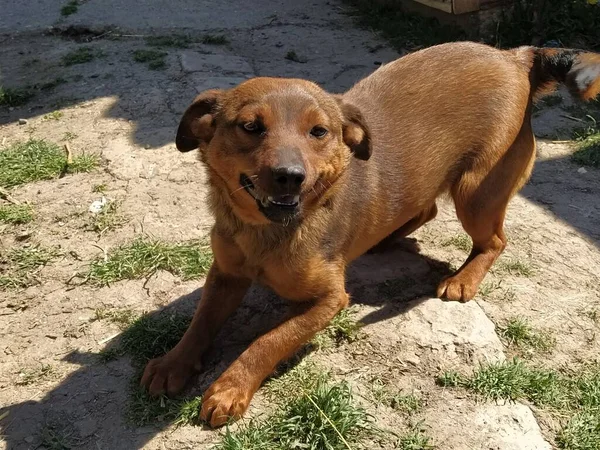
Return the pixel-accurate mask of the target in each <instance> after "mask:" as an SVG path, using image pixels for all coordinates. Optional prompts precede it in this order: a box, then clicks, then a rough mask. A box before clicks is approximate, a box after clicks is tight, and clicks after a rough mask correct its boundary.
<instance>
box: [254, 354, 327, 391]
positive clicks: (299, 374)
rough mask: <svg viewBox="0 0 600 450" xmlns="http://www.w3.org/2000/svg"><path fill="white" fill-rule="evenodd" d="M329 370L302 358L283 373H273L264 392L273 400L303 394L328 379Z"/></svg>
mask: <svg viewBox="0 0 600 450" xmlns="http://www.w3.org/2000/svg"><path fill="white" fill-rule="evenodd" d="M330 376H331V375H330V374H329V373H328V372H325V371H323V369H322V368H321V367H319V366H317V365H316V364H315V363H313V362H312V361H310V360H308V359H306V358H305V359H302V360H300V362H298V364H297V365H295V366H294V367H292V368H291V369H289V370H288V371H287V372H285V373H283V374H282V375H280V376H279V375H273V376H272V377H271V378H270V379H269V380H268V381H267V382H266V383H265V385H264V392H265V394H266V396H267V398H269V399H270V400H271V401H276V400H278V399H281V398H290V396H293V395H303V394H302V392H304V391H307V390H311V389H312V388H313V387H314V386H315V385H316V384H317V382H318V381H320V380H321V381H324V380H328V379H329V378H330Z"/></svg>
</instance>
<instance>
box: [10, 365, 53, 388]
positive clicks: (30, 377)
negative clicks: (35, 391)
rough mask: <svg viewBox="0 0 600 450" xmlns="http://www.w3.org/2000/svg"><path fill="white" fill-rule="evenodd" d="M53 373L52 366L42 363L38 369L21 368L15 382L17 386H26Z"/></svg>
mask: <svg viewBox="0 0 600 450" xmlns="http://www.w3.org/2000/svg"><path fill="white" fill-rule="evenodd" d="M53 373H54V369H52V366H50V365H48V364H42V366H41V367H40V368H38V369H30V370H22V371H21V372H19V379H18V380H17V381H16V382H15V384H16V385H17V386H27V385H30V384H33V383H37V382H39V381H41V380H43V379H45V378H47V377H49V376H50V375H52V374H53Z"/></svg>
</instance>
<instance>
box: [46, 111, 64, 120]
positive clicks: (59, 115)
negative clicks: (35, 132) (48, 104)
mask: <svg viewBox="0 0 600 450" xmlns="http://www.w3.org/2000/svg"><path fill="white" fill-rule="evenodd" d="M62 116H63V113H62V111H52V112H51V113H48V114H45V115H44V117H43V119H44V120H60V119H61V118H62Z"/></svg>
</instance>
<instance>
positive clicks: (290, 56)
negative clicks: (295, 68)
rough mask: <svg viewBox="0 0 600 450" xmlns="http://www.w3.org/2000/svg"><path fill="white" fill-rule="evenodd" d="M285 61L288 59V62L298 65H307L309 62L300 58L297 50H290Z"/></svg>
mask: <svg viewBox="0 0 600 450" xmlns="http://www.w3.org/2000/svg"><path fill="white" fill-rule="evenodd" d="M285 59H287V60H288V61H293V62H297V63H305V62H307V61H308V60H307V59H306V58H304V57H301V56H298V54H297V53H296V51H295V50H290V51H289V52H287V53H286V54H285Z"/></svg>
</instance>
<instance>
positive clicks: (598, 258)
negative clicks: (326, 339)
mask: <svg viewBox="0 0 600 450" xmlns="http://www.w3.org/2000/svg"><path fill="white" fill-rule="evenodd" d="M117 3H118V5H117V4H115V5H113V6H114V8H112V7H111V6H110V5H108V6H107V5H106V4H105V5H104V6H98V5H96V4H95V2H94V1H93V0H90V1H89V2H86V3H84V4H83V5H82V6H81V7H80V11H79V12H77V13H76V14H74V15H73V16H69V17H68V18H61V16H60V14H59V10H60V7H59V6H58V5H56V4H55V2H41V4H43V9H42V10H43V11H46V12H52V14H49V15H48V14H46V15H43V14H42V15H40V14H34V13H33V12H29V11H25V10H20V9H18V8H17V10H13V9H12V8H13V6H12V2H6V1H0V10H2V11H9V10H10V11H12V12H11V14H12V15H11V14H9V15H8V16H7V17H8V18H6V16H5V19H3V21H0V33H2V34H0V84H2V85H4V86H5V87H6V86H9V87H20V86H34V85H38V86H39V85H41V84H43V83H49V82H53V81H54V80H57V79H60V82H58V83H56V86H55V87H53V88H51V89H46V90H41V89H38V90H37V91H36V92H37V95H36V96H35V97H34V98H33V99H32V100H30V101H29V102H28V103H27V104H26V105H24V106H17V107H14V108H10V109H9V108H4V107H0V141H1V143H2V147H4V146H9V145H11V144H13V143H15V142H18V141H25V140H27V139H29V138H39V139H41V138H43V139H46V140H48V141H51V142H56V143H59V144H61V145H62V144H63V143H65V142H67V141H68V142H69V145H70V147H71V148H72V150H73V152H74V153H76V154H80V153H82V152H86V153H94V154H97V155H100V156H101V158H102V163H101V167H100V168H99V169H97V170H95V171H93V172H91V173H82V174H74V175H68V176H65V177H63V178H60V179H56V180H51V181H40V182H35V183H30V184H26V185H23V186H21V187H17V188H15V189H13V190H12V191H11V195H12V196H13V197H14V198H16V199H18V200H20V201H22V202H28V203H29V204H31V205H32V207H33V209H34V211H35V220H34V221H33V222H31V223H30V224H27V225H18V226H10V225H0V246H1V247H0V250H1V251H2V252H8V251H9V250H10V249H11V248H16V247H21V246H23V245H28V244H29V245H35V244H39V245H41V246H44V247H52V248H57V249H58V250H59V252H60V255H61V256H60V257H59V258H58V259H56V260H55V261H53V262H52V263H50V264H48V265H47V266H45V267H44V268H43V269H41V270H40V271H39V273H38V274H37V275H36V277H37V278H38V279H39V283H36V284H35V285H33V286H31V287H28V288H26V289H24V290H11V289H6V290H0V336H1V338H0V352H1V353H0V355H1V356H0V407H1V408H2V409H0V417H3V418H2V419H0V448H2V449H11V450H12V449H34V448H42V447H41V444H42V442H43V441H44V432H45V430H48V429H53V430H61V431H60V432H61V433H62V434H63V435H65V436H66V438H67V439H68V441H69V443H70V444H69V445H70V446H71V447H72V448H81V449H134V448H136V449H137V448H148V449H170V448H173V449H183V448H209V446H210V444H211V443H213V442H215V440H216V439H217V438H218V436H219V432H218V431H212V430H209V429H207V428H204V427H202V426H183V427H179V428H174V427H172V426H167V425H165V424H161V423H157V424H154V425H149V426H145V427H136V426H133V425H131V424H130V423H128V422H127V420H126V418H125V414H124V411H125V410H126V409H127V401H128V397H127V392H128V389H129V384H130V380H131V378H132V377H133V375H134V369H133V368H132V365H131V363H130V361H129V359H128V358H126V357H122V358H118V359H116V360H114V361H111V362H108V363H102V362H99V360H98V357H97V355H98V354H99V353H100V352H101V351H102V350H103V348H105V347H106V346H107V345H110V342H111V341H112V340H113V339H118V334H119V332H120V330H119V328H118V327H117V325H115V324H112V323H110V322H107V321H101V320H93V319H94V317H95V316H94V315H95V311H96V310H98V309H102V308H104V309H106V308H109V309H110V308H116V309H128V310H132V311H134V312H137V313H142V312H148V311H157V310H163V309H174V310H178V311H182V312H191V311H192V310H193V307H194V303H195V302H196V301H197V299H198V296H199V292H200V291H199V288H201V286H202V284H203V283H202V282H201V281H200V282H198V281H182V280H181V279H179V278H178V277H176V276H174V275H171V274H169V273H166V272H158V273H157V274H155V275H154V276H152V277H151V278H150V279H149V280H131V281H121V282H117V283H114V284H111V285H110V286H106V287H101V288H99V287H93V286H90V285H89V284H82V285H78V284H77V283H75V282H73V275H74V274H76V273H78V272H82V271H85V270H86V267H88V265H89V263H90V261H92V260H93V259H95V258H97V257H99V256H101V255H102V253H103V251H110V249H114V248H116V247H118V246H119V245H121V244H123V243H127V242H130V241H131V240H132V239H134V238H135V237H136V236H140V235H147V236H151V237H153V238H157V239H161V240H165V241H185V240H189V239H198V238H200V237H203V236H205V235H206V234H207V232H208V230H209V228H210V226H211V223H212V218H211V217H210V215H209V214H208V212H207V208H206V206H205V203H204V192H205V189H206V188H205V185H204V183H205V176H204V173H203V170H202V168H201V166H200V163H199V162H198V161H197V160H196V156H195V155H194V154H192V153H186V154H180V153H178V152H177V151H176V149H175V146H174V143H173V140H174V135H175V130H176V126H177V124H178V121H179V118H180V116H181V113H182V112H183V110H184V109H185V107H186V106H187V105H188V104H189V102H190V101H191V99H192V98H193V97H194V96H195V95H196V93H197V92H198V90H202V89H204V88H207V87H212V86H214V85H219V86H227V85H230V84H232V83H236V82H238V81H239V80H241V79H244V78H248V77H252V76H256V75H278V76H294V77H304V78H309V79H312V80H315V81H317V82H319V83H321V84H322V85H323V86H324V87H325V88H327V89H330V90H332V91H335V92H340V91H343V90H344V89H347V88H348V87H349V86H350V85H351V84H352V83H353V82H354V81H356V80H358V79H359V78H360V77H362V76H364V75H366V74H368V73H369V72H370V71H372V70H374V69H375V68H376V67H377V65H378V64H380V63H381V62H386V61H389V60H392V59H394V58H395V57H397V56H398V55H397V53H395V52H394V51H392V50H391V49H390V48H388V47H387V46H386V45H385V42H383V41H381V40H379V39H378V38H377V37H376V36H375V35H374V34H373V33H372V32H369V31H367V30H362V29H358V28H356V27H355V26H354V24H353V23H352V21H351V19H350V18H349V17H347V16H346V15H345V14H343V7H342V6H341V5H340V4H338V3H336V2H325V1H323V0H314V1H313V2H310V3H306V2H288V1H280V2H257V3H256V5H255V6H254V7H253V8H252V11H251V12H248V17H247V18H246V22H244V21H242V20H240V19H239V17H240V16H243V15H245V14H246V12H245V7H244V5H245V3H244V2H231V4H232V7H231V8H229V9H227V10H225V11H223V8H221V9H219V8H220V7H217V6H214V8H212V7H210V5H207V4H204V5H196V4H195V3H193V2H183V3H185V5H186V6H185V7H181V8H180V9H177V11H175V10H174V9H172V8H169V7H167V6H165V5H166V4H168V3H169V2H165V4H164V5H163V4H162V3H161V2H158V1H153V2H148V3H149V4H151V8H150V6H149V7H148V8H149V9H148V10H144V11H142V12H140V13H139V21H138V22H136V21H135V20H134V18H135V17H136V13H135V11H136V10H138V9H140V8H141V7H140V6H139V5H137V2H117ZM144 3H145V2H144ZM196 3H202V2H196ZM217 3H222V2H216V3H215V5H216V4H217ZM228 3H229V2H228ZM124 4H129V6H130V9H128V8H127V5H124ZM21 6H22V5H21ZM163 6H164V9H163ZM40 7H42V6H40ZM19 8H21V7H19ZM53 8H54V9H53ZM211 8H212V9H211ZM118 11H121V12H123V11H125V12H127V14H125V15H127V16H128V17H129V19H128V20H125V19H123V18H122V16H123V14H117V12H118ZM129 11H130V12H129ZM223 14H228V15H229V16H227V17H230V18H231V20H229V21H228V20H226V19H227V17H223ZM34 16H36V17H37V16H41V17H42V18H39V17H37V18H36V19H35V20H34V19H33V17H34ZM30 17H31V21H29V18H30ZM195 17H198V18H199V19H198V20H197V23H195V22H194V21H195ZM36 21H38V22H39V23H37V22H36ZM44 21H46V22H44ZM182 22H183V25H181V24H182ZM24 23H30V24H31V26H25V25H23V24H24ZM51 25H52V26H56V27H57V28H55V29H54V31H53V33H49V32H48V29H47V27H48V26H51ZM72 25H73V26H75V25H76V26H77V27H76V28H73V27H72V28H69V26H72ZM111 26H116V27H118V28H110V27H111ZM61 30H62V32H61ZM65 30H66V31H65ZM183 31H186V32H190V33H192V34H193V33H196V34H198V35H202V33H209V32H210V33H217V34H220V35H225V36H226V37H227V39H228V41H229V43H228V44H227V45H211V44H201V43H193V44H191V46H190V47H189V48H187V49H179V48H172V47H169V48H161V49H160V50H161V51H164V52H165V53H167V55H166V56H165V62H166V68H165V69H164V70H149V68H148V66H147V64H145V63H141V62H135V61H134V59H133V57H132V54H133V52H134V51H135V50H140V49H146V48H147V45H146V44H145V42H144V39H143V38H144V36H147V35H151V34H154V35H158V34H172V33H174V32H183ZM83 46H85V47H89V48H91V49H92V51H93V52H94V55H96V57H95V58H94V59H93V60H92V61H90V62H87V63H83V64H76V65H71V66H65V65H64V64H62V63H61V61H62V58H63V57H64V56H65V55H67V54H68V53H69V52H70V51H72V50H76V49H78V48H81V47H83ZM290 51H294V52H296V53H297V55H298V56H299V59H300V60H301V61H302V62H299V61H292V60H289V59H286V55H288V52H290ZM562 95H564V96H565V97H566V94H564V93H563V94H562ZM565 104H568V100H567V99H565V100H564V102H563V104H562V105H557V106H554V107H549V108H546V109H544V110H542V111H541V112H540V113H539V114H537V115H536V118H535V129H536V130H537V132H538V135H540V136H542V137H544V139H540V141H539V149H538V158H537V163H536V166H535V170H534V173H533V176H532V178H531V181H530V182H529V183H528V184H527V185H526V187H525V188H524V189H523V191H522V192H521V193H520V194H519V195H518V196H517V197H516V198H515V199H514V200H513V202H512V203H511V206H510V208H509V211H508V215H507V220H506V230H507V235H508V238H509V245H508V247H507V249H506V252H505V254H504V256H503V257H502V261H501V262H499V263H498V264H497V265H496V267H495V269H493V270H492V273H490V274H489V275H488V277H487V278H486V281H485V286H484V288H483V289H482V292H481V293H480V294H479V295H478V296H477V298H476V300H474V301H473V302H471V303H469V304H450V303H444V302H441V301H439V300H435V299H432V298H431V296H432V295H433V292H434V289H435V286H436V284H437V282H438V281H439V279H440V276H442V275H443V273H444V270H445V269H444V267H445V263H449V264H450V266H451V267H458V266H460V265H461V264H462V262H463V260H464V258H465V257H466V255H467V251H465V248H464V245H462V244H461V242H462V241H461V238H460V237H461V236H462V229H461V227H460V224H459V223H458V221H457V220H456V218H455V215H454V212H453V208H452V205H451V203H449V202H442V205H441V211H440V214H439V216H438V218H437V219H436V220H435V221H433V222H431V223H429V224H428V225H426V226H425V227H424V228H422V229H421V230H418V231H417V232H416V233H415V235H414V238H416V240H417V242H418V244H419V247H420V253H415V252H414V251H412V250H411V249H407V248H405V247H398V248H397V249H394V250H393V251H391V252H387V253H382V254H370V255H366V256H365V257H363V258H361V259H359V260H358V261H357V262H356V263H355V264H354V265H353V266H352V267H351V269H350V271H349V276H348V289H349V291H350V292H351V293H352V296H353V302H354V303H355V304H356V305H357V306H356V307H357V311H358V318H359V319H361V321H362V322H363V323H364V327H363V338H361V339H359V340H357V341H356V342H353V343H348V344H344V345H341V346H339V347H335V348H333V349H329V350H326V351H323V352H321V353H319V354H317V355H316V356H315V358H316V359H317V360H319V361H320V362H321V363H322V364H323V365H324V366H325V367H328V368H329V369H331V370H333V373H334V375H335V376H336V377H338V378H340V379H346V380H348V381H350V382H351V384H352V385H353V387H354V388H355V390H356V392H357V393H358V395H359V397H360V398H361V401H363V402H364V403H365V404H366V405H367V408H368V409H369V411H370V412H372V413H373V414H374V415H375V417H376V418H377V421H378V424H379V425H381V426H386V427H390V428H398V429H400V428H402V427H405V426H406V423H407V421H408V419H407V418H406V417H405V416H403V415H402V414H399V413H398V412H396V411H394V410H392V409H390V408H386V407H379V406H378V405H377V404H375V403H373V402H372V401H371V400H369V395H368V392H369V389H370V384H371V383H372V381H373V379H375V378H379V379H385V380H386V382H387V383H388V384H390V385H393V386H396V387H397V388H398V389H402V390H403V391H406V392H417V393H418V394H419V396H420V397H421V398H423V399H424V402H425V406H424V408H423V410H422V411H421V412H420V413H419V416H418V419H419V420H423V423H424V426H425V427H426V429H427V430H428V434H429V435H431V436H432V438H433V441H434V443H435V444H436V445H437V446H438V448H440V449H484V448H485V449H488V448H489V449H492V448H493V449H522V448H523V449H525V448H531V449H537V448H552V446H553V445H554V444H553V442H554V435H555V433H556V429H557V428H558V427H559V426H560V425H559V423H558V422H557V420H556V419H555V418H553V417H551V416H549V415H548V414H546V413H545V412H544V411H540V410H538V409H537V408H535V407H532V406H530V405H523V404H511V405H497V404H489V403H487V404H484V403H481V402H479V401H477V399H474V398H472V397H470V396H465V395H464V394H460V393H457V392H454V391H452V390H448V389H444V388H442V387H439V386H437V385H436V384H435V377H436V375H438V374H439V373H440V371H442V370H447V369H455V370H458V371H460V372H465V373H468V372H470V371H472V370H473V369H474V368H476V367H477V365H478V362H485V361H494V360H502V359H504V358H508V357H510V356H512V354H513V351H512V350H511V349H510V348H507V347H506V346H505V345H503V343H501V341H500V340H499V338H498V335H497V333H496V332H497V329H495V327H494V324H496V325H502V324H504V323H506V321H508V320H509V319H511V318H514V317H522V318H525V319H527V320H528V321H529V322H530V323H531V325H532V326H533V327H534V328H536V329H540V330H545V331H547V332H548V333H550V334H551V336H553V337H554V338H555V339H556V345H555V347H554V348H553V349H552V350H551V351H550V352H545V353H536V352H533V353H532V354H530V355H528V358H529V360H530V361H531V362H532V363H539V364H544V365H546V366H548V367H552V368H556V369H560V368H563V367H569V366H574V365H578V364H581V363H582V362H585V361H591V360H593V359H595V358H597V357H598V353H599V350H600V342H599V341H598V336H597V334H598V331H599V328H598V324H597V323H596V322H595V320H594V317H596V316H595V311H597V310H598V309H600V290H599V289H598V284H599V281H600V269H599V268H600V172H599V171H598V170H597V169H592V168H586V170H580V167H579V166H578V165H575V164H574V163H572V162H571V161H570V158H569V156H570V154H571V153H572V151H573V149H572V144H571V143H569V142H565V141H562V140H554V139H555V138H556V136H559V137H562V136H564V135H565V133H566V131H565V130H566V129H567V128H568V127H569V126H574V125H577V123H576V121H573V120H571V119H569V118H566V117H565V116H566V115H568V114H566V113H564V111H563V109H561V106H564V105H565ZM54 111H60V112H61V113H62V115H61V116H60V117H59V118H58V119H57V120H55V119H53V118H51V117H50V116H48V114H51V113H53V112H54ZM567 134H568V133H567ZM98 186H104V188H103V190H104V194H102V193H99V192H97V191H98ZM102 195H104V196H105V197H106V198H108V199H109V200H112V201H117V202H119V203H120V212H121V213H122V214H123V216H124V222H125V223H123V224H122V225H121V226H120V227H118V228H117V229H115V230H111V231H108V232H106V233H103V234H101V235H99V234H98V233H96V232H94V231H91V230H89V227H86V224H87V223H88V222H89V220H90V215H91V213H89V212H88V208H89V206H90V204H91V203H92V202H93V201H95V200H99V199H100V198H101V197H102ZM514 262H518V263H519V267H521V269H514V268H513V269H511V267H513V266H514V264H513V265H512V266H511V264H512V263H514ZM523 267H525V268H526V269H527V270H523V269H522V268H523ZM271 305H275V307H273V308H272V307H271ZM284 310H285V303H284V302H283V301H281V300H279V299H277V298H275V297H274V296H273V295H272V294H270V293H269V292H266V291H264V290H262V289H260V288H256V289H254V291H253V292H252V294H251V295H249V296H248V298H247V299H246V302H245V303H244V305H243V307H242V308H241V309H240V310H239V311H238V312H237V313H236V315H235V316H234V317H233V318H232V320H230V321H229V322H228V324H227V325H226V328H225V330H224V331H223V333H222V334H221V338H219V339H218V340H217V342H219V344H218V346H216V347H215V349H213V351H212V353H211V355H210V357H209V360H208V363H207V369H206V371H205V372H203V373H202V374H201V375H200V376H199V381H198V384H197V386H196V387H194V388H193V392H198V393H200V392H201V391H202V390H203V389H204V388H206V387H207V386H208V385H209V384H210V382H211V381H212V380H214V379H215V378H216V377H217V376H218V374H219V373H221V372H222V371H223V370H224V369H225V367H226V365H227V362H228V361H231V360H232V358H233V357H234V356H235V355H236V354H238V353H239V352H240V351H241V350H242V349H243V348H244V346H246V345H247V344H248V343H249V342H250V341H251V340H252V339H253V338H254V337H256V336H257V335H258V334H259V333H260V332H261V330H262V331H264V330H265V329H267V328H268V327H269V326H270V325H272V324H273V323H275V322H276V320H277V319H278V318H279V317H280V316H281V313H282V312H283V311H284ZM44 367H46V368H49V369H47V370H43V371H42V372H40V368H44ZM33 372H37V373H41V375H39V376H38V377H37V379H36V380H35V382H33V383H29V384H27V383H22V382H21V381H22V377H23V374H26V373H33ZM268 407H269V406H268V402H266V400H265V399H264V396H263V395H262V394H261V392H259V393H258V395H257V397H256V398H255V400H254V402H253V404H252V406H251V411H250V416H252V415H257V414H259V413H260V412H261V411H263V410H264V409H265V408H267V409H268ZM5 412H8V415H5V414H3V413H5ZM411 420H412V419H411ZM380 445H383V444H378V443H373V447H372V448H380ZM57 448H62V447H57Z"/></svg>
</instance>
